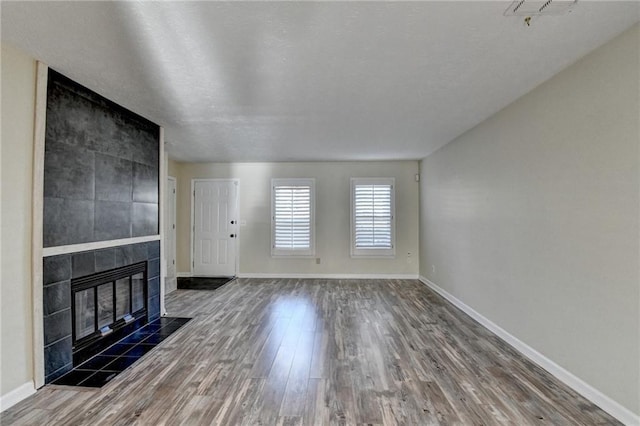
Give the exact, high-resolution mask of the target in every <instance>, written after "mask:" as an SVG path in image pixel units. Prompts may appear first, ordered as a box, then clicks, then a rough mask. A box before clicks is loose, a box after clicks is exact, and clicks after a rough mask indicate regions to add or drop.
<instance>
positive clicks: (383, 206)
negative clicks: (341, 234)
mask: <svg viewBox="0 0 640 426" xmlns="http://www.w3.org/2000/svg"><path fill="white" fill-rule="evenodd" d="M393 185H394V184H393V179H388V178H379V179H355V178H354V179H352V255H356V256H358V255H361V256H366V255H370V256H389V255H393V254H394V231H395V223H394V193H393V190H394V188H393Z"/></svg>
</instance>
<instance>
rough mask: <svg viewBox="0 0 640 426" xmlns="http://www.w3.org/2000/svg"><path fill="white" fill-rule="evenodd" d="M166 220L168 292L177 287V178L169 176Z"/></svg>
mask: <svg viewBox="0 0 640 426" xmlns="http://www.w3.org/2000/svg"><path fill="white" fill-rule="evenodd" d="M166 194H167V196H166V202H165V210H164V214H165V216H164V217H165V218H166V219H165V221H164V226H165V230H164V258H165V262H166V265H167V275H166V277H165V280H164V282H165V290H166V292H167V293H170V292H172V291H173V290H175V289H176V287H177V285H176V178H174V177H171V176H169V177H168V178H167V192H166Z"/></svg>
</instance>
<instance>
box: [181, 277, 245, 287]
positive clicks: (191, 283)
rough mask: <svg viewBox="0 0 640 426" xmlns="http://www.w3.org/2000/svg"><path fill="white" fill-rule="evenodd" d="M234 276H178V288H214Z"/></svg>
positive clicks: (232, 278) (231, 279)
mask: <svg viewBox="0 0 640 426" xmlns="http://www.w3.org/2000/svg"><path fill="white" fill-rule="evenodd" d="M234 279H235V277H190V278H178V289H179V290H215V289H217V288H220V287H222V286H223V285H225V284H226V283H228V282H229V281H233V280H234Z"/></svg>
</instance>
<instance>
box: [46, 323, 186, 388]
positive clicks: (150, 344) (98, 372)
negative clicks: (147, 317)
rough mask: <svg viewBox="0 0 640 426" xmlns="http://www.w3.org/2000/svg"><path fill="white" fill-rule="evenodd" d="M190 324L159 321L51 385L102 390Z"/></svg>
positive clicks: (106, 350)
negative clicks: (181, 328)
mask: <svg viewBox="0 0 640 426" xmlns="http://www.w3.org/2000/svg"><path fill="white" fill-rule="evenodd" d="M189 321H191V318H171V317H162V318H158V319H157V320H155V321H152V322H150V323H149V324H147V325H145V326H144V327H142V328H140V329H139V330H137V331H136V332H134V333H132V334H130V335H128V336H127V337H125V338H124V339H122V340H120V341H119V342H118V343H116V344H114V345H112V346H110V347H108V348H107V349H105V350H104V351H102V352H100V353H99V354H98V355H96V356H94V357H92V358H90V359H89V360H87V361H85V362H83V363H82V364H80V365H79V366H77V367H75V368H74V369H73V370H71V371H69V372H68V373H67V374H65V375H64V376H62V377H60V378H58V379H56V380H55V381H54V382H53V383H52V384H53V385H65V386H84V387H90V388H101V387H102V386H104V385H106V384H107V383H108V382H109V381H110V380H111V379H113V378H114V377H116V376H117V375H118V374H120V373H121V372H123V371H124V370H125V369H127V368H128V367H130V366H131V365H133V364H134V363H135V362H136V361H137V360H139V359H140V358H142V357H143V356H144V355H145V354H146V353H147V352H149V351H150V350H152V349H153V348H155V347H156V346H157V345H159V344H160V343H161V342H162V341H163V340H165V339H166V338H167V337H169V336H171V335H172V334H173V333H175V332H176V331H178V329H180V327H182V326H183V325H185V324H186V323H187V322H189Z"/></svg>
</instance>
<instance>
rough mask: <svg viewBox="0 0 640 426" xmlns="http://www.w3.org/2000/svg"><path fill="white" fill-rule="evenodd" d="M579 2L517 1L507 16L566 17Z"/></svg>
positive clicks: (576, 0) (510, 7)
mask: <svg viewBox="0 0 640 426" xmlns="http://www.w3.org/2000/svg"><path fill="white" fill-rule="evenodd" d="M577 2H578V0H546V1H542V0H516V1H514V2H513V3H511V5H510V6H509V8H508V9H507V10H505V11H504V15H505V16H544V15H564V14H565V13H569V11H570V10H571V9H572V8H573V6H575V4H576V3H577Z"/></svg>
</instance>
